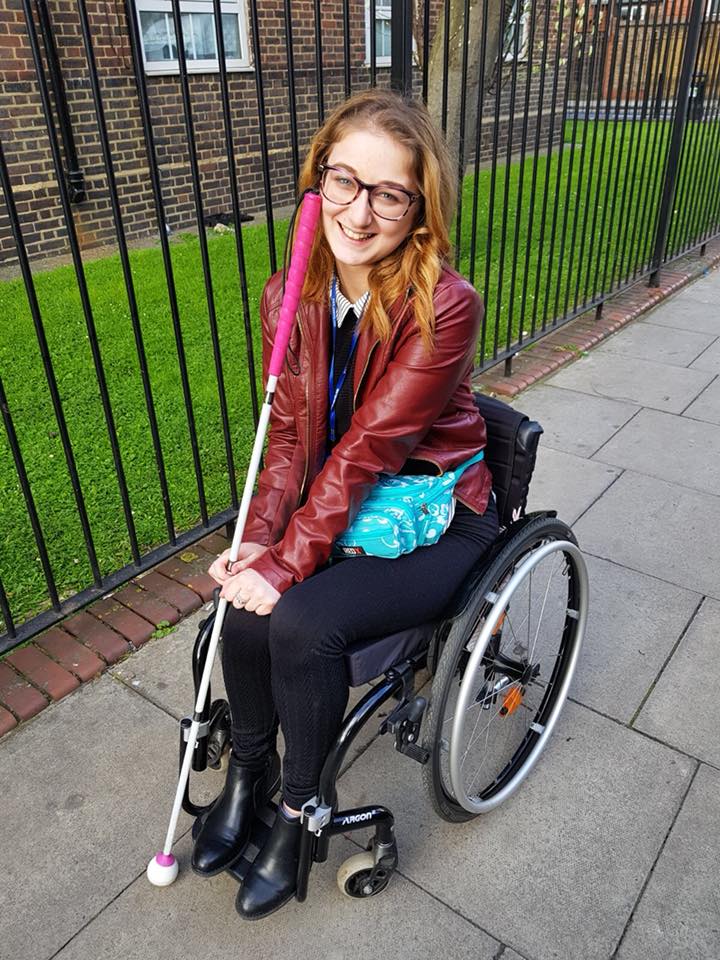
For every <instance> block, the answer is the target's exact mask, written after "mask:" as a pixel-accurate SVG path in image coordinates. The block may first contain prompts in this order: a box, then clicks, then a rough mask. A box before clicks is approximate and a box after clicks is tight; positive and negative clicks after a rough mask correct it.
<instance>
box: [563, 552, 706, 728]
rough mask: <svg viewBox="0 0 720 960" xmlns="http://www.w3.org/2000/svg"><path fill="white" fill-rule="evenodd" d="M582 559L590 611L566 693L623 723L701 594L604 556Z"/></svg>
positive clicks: (645, 691) (665, 657) (691, 612)
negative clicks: (586, 573) (578, 655)
mask: <svg viewBox="0 0 720 960" xmlns="http://www.w3.org/2000/svg"><path fill="white" fill-rule="evenodd" d="M586 563H587V566H588V575H589V578H590V615H589V617H588V625H587V632H586V634H585V639H584V641H583V646H582V649H581V651H580V660H579V662H578V666H577V670H576V672H575V677H574V678H573V685H572V688H571V691H570V695H571V696H572V697H573V699H575V700H578V701H580V703H583V704H586V705H587V706H590V707H594V708H595V709H596V710H599V711H600V712H601V713H604V714H607V715H608V716H610V717H614V718H615V719H616V720H620V721H622V722H623V723H627V722H628V721H629V720H630V719H631V718H632V716H633V714H634V713H635V711H636V710H637V708H638V707H639V706H640V704H641V702H642V699H643V697H644V696H645V694H646V693H647V691H648V690H649V689H650V686H651V685H652V683H653V682H654V680H655V678H656V677H657V675H658V673H659V672H660V670H661V669H662V666H663V664H664V663H665V660H666V659H667V657H668V655H669V654H670V652H671V650H672V648H673V645H674V644H675V642H676V641H677V639H678V637H679V636H680V634H681V633H682V631H683V630H684V628H685V627H686V626H687V624H688V621H689V620H690V618H691V616H692V615H693V613H694V611H695V609H696V608H697V606H698V604H699V602H700V600H701V596H700V595H699V594H697V593H692V592H691V591H689V590H683V589H681V588H680V587H676V586H673V585H672V584H669V583H664V582H663V581H662V580H657V579H655V578H654V577H648V576H647V575H646V574H644V573H636V572H635V571H634V570H628V569H626V568H625V567H620V566H618V565H617V564H615V563H609V562H608V561H606V560H598V559H597V558H595V557H586Z"/></svg>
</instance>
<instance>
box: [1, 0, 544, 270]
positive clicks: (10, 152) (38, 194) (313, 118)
mask: <svg viewBox="0 0 720 960" xmlns="http://www.w3.org/2000/svg"><path fill="white" fill-rule="evenodd" d="M433 3H434V6H435V7H436V8H437V9H439V3H438V0H433ZM87 8H88V14H89V19H90V23H91V29H92V32H93V40H94V50H95V58H96V61H97V67H98V74H99V79H100V85H101V89H102V93H103V105H104V109H105V118H106V122H107V127H108V136H109V140H110V145H111V151H112V156H113V158H114V163H115V176H116V181H117V186H118V193H119V200H120V206H121V210H122V215H123V222H124V228H125V233H126V236H127V238H128V239H129V240H134V239H139V238H142V237H147V236H154V235H157V231H158V225H157V221H156V217H155V207H154V203H153V197H152V190H151V186H150V176H149V170H148V162H147V154H146V149H145V142H144V136H143V129H142V123H141V115H140V108H139V103H138V96H137V90H136V85H135V82H134V78H133V71H132V60H131V56H130V46H129V33H128V26H127V23H126V20H125V13H124V5H122V4H120V3H115V4H110V3H108V2H106V0H102V2H100V0H87ZM292 9H293V41H294V42H293V49H294V59H295V71H294V77H295V93H296V103H297V118H298V119H297V126H298V138H299V153H300V160H301V161H302V156H303V151H304V148H305V147H306V146H307V144H308V142H309V139H310V137H311V136H312V133H313V132H314V130H315V129H316V127H317V121H318V113H317V96H316V76H315V38H314V5H313V3H312V0H294V3H293V7H292ZM283 10H284V7H283V4H282V2H280V0H272V2H271V0H266V2H263V3H261V4H259V20H260V35H261V37H262V43H261V51H260V52H261V57H262V68H263V91H264V96H265V110H266V117H267V123H266V127H267V136H268V143H269V168H270V182H271V185H272V197H273V203H274V204H275V205H277V206H283V205H285V204H287V203H288V202H290V200H291V199H292V196H293V189H294V187H293V164H292V152H291V142H292V140H291V129H290V109H289V96H288V86H287V52H286V47H285V23H284V12H283ZM322 10H323V66H324V95H325V107H326V111H327V109H329V108H331V107H332V106H333V105H334V104H336V103H337V102H339V101H340V100H341V99H342V98H343V96H344V78H343V62H344V53H343V33H342V30H343V17H342V0H323V7H322ZM363 10H364V6H363V3H362V0H353V2H352V4H351V33H350V38H351V62H352V64H353V65H354V66H353V69H352V87H353V89H361V88H364V87H366V86H368V85H369V82H370V78H369V68H368V67H366V66H365V65H364V61H365V28H364V13H363ZM51 15H52V20H53V26H54V34H55V40H56V44H57V49H58V55H59V59H60V64H61V68H62V72H63V77H64V80H65V85H66V94H67V102H68V109H69V113H70V119H71V125H72V129H73V132H74V135H75V143H76V149H77V153H78V157H79V163H80V168H81V170H82V172H83V174H84V176H85V185H86V191H87V199H86V200H85V201H84V202H82V203H80V204H76V205H73V213H74V221H75V226H76V230H77V234H78V238H79V241H80V245H81V248H82V249H91V248H93V247H97V246H98V245H101V244H105V243H112V242H114V239H115V233H114V228H113V222H112V214H111V208H110V203H109V197H108V191H107V183H106V176H105V171H104V167H103V163H102V153H101V148H100V143H99V137H98V128H97V122H96V117H95V111H94V107H93V100H92V93H91V88H90V82H89V79H88V68H87V62H86V56H85V51H84V47H83V44H82V39H81V37H82V34H81V30H80V23H79V17H78V13H77V7H76V3H75V0H52V3H51ZM434 15H436V14H434ZM0 51H2V54H3V57H5V52H6V51H7V54H8V56H7V59H6V60H4V63H3V66H4V69H3V76H2V85H1V87H0V138H1V139H2V144H3V149H4V151H5V156H6V160H7V163H8V167H9V170H10V176H11V181H12V185H13V194H14V197H15V201H16V205H17V208H18V212H19V215H20V219H21V224H22V230H23V236H24V240H25V243H26V246H27V249H28V253H29V255H30V257H31V258H33V259H38V258H41V257H45V256H48V255H53V254H58V253H65V252H67V250H68V244H67V235H66V229H65V226H64V220H63V216H62V210H61V206H60V201H59V193H58V189H57V183H56V176H55V171H54V167H53V163H52V159H51V155H50V150H49V146H48V134H47V129H46V126H45V121H44V117H43V111H42V106H41V100H40V95H39V90H38V83H37V79H36V77H35V70H34V65H33V61H32V56H31V52H30V45H29V40H28V36H27V29H26V25H25V20H24V15H23V12H22V5H21V2H20V0H0ZM5 64H8V65H9V66H7V68H5ZM505 70H506V72H509V71H510V70H511V67H510V66H506V68H505ZM523 70H524V67H522V66H521V68H520V70H519V71H518V76H519V88H518V101H517V103H516V108H515V110H516V117H515V123H514V137H515V143H516V144H518V138H519V136H520V127H521V123H522V118H521V116H520V113H521V110H522V99H521V97H522V96H523V95H524V74H523ZM146 81H147V88H148V94H149V100H150V105H151V114H152V123H153V133H154V137H155V143H156V147H157V157H158V162H159V166H160V173H161V183H162V192H163V201H164V204H165V211H166V220H167V223H168V225H169V227H170V228H171V230H178V229H190V228H193V227H194V226H195V225H196V220H195V205H194V202H193V190H192V180H191V174H190V166H189V156H188V147H187V143H188V140H187V135H186V131H185V123H184V114H183V105H182V97H181V90H180V82H179V78H178V77H177V76H147V78H146ZM551 81H552V73H551V72H550V71H548V74H547V76H546V87H547V92H546V98H545V106H544V113H546V114H547V111H548V109H549V103H550V93H549V88H550V84H551ZM388 82H389V69H388V68H378V83H379V84H380V85H386V84H387V83H388ZM228 83H229V92H230V103H231V113H232V123H233V134H234V142H235V159H236V165H237V176H238V189H239V196H240V205H241V210H242V211H243V212H244V213H247V214H249V215H253V214H260V215H262V214H263V211H264V191H263V175H262V162H261V142H260V135H259V123H258V107H257V97H256V91H255V75H254V72H252V71H245V72H233V73H230V74H229V81H228ZM538 83H539V79H538V75H537V74H534V75H533V80H532V86H531V102H530V111H531V113H532V112H533V111H535V112H536V111H537V100H538ZM416 85H417V87H418V89H419V86H420V78H419V76H418V77H417V78H416ZM190 90H191V101H192V112H193V121H194V130H195V143H196V146H197V157H198V165H199V169H200V178H201V185H202V197H203V205H204V212H205V215H206V216H212V215H218V214H224V213H230V211H231V202H230V193H229V187H228V169H227V157H226V148H225V132H224V124H223V115H222V101H221V97H220V82H219V76H218V75H217V74H194V75H191V77H190ZM509 97H510V84H509V82H506V83H505V84H504V87H503V90H502V98H501V109H500V121H499V124H498V125H497V129H496V125H495V123H494V98H493V95H492V92H491V93H490V94H489V96H488V98H487V100H486V104H485V107H484V109H483V117H484V118H485V120H484V124H483V140H482V147H481V160H483V161H485V160H487V159H489V158H490V157H491V154H492V144H493V140H494V139H495V138H497V140H498V147H499V150H500V157H502V156H503V152H504V149H505V146H504V145H505V143H506V140H507V132H508V126H509V125H508V119H507V114H508V106H509ZM548 119H549V118H548V117H547V116H546V117H545V118H544V120H543V123H544V128H546V127H547V121H548ZM535 123H536V120H535V115H534V114H533V116H531V119H530V131H531V135H532V134H533V133H534V126H535ZM518 146H519V144H518ZM516 149H517V148H516ZM467 159H468V160H469V161H470V160H472V151H468V158H467ZM16 259H17V258H16V251H15V244H14V241H13V238H12V234H11V232H10V226H9V220H8V217H7V213H6V210H5V206H4V204H2V205H0V263H12V262H14V261H16Z"/></svg>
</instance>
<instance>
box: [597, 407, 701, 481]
mask: <svg viewBox="0 0 720 960" xmlns="http://www.w3.org/2000/svg"><path fill="white" fill-rule="evenodd" d="M594 459H596V460H600V461H602V462H603V463H611V464H613V466H616V467H623V468H624V469H627V470H634V471H636V472H637V473H644V474H646V475H648V476H651V477H657V478H658V479H659V480H668V481H670V482H671V483H679V484H682V485H683V486H686V487H693V489H695V490H703V491H705V492H706V493H718V492H720V426H714V425H713V424H710V423H703V422H701V421H699V420H692V419H690V418H688V417H678V416H675V415H673V414H671V413H662V412H661V411H659V410H641V411H640V413H638V415H637V416H636V417H633V419H632V420H631V421H630V422H629V423H628V424H626V425H625V426H624V427H623V428H622V430H620V431H619V432H618V433H616V434H615V436H614V437H612V438H611V439H610V440H609V441H608V442H607V443H606V444H605V446H604V447H603V448H602V449H601V450H599V451H598V453H597V454H596V455H595V458H594Z"/></svg>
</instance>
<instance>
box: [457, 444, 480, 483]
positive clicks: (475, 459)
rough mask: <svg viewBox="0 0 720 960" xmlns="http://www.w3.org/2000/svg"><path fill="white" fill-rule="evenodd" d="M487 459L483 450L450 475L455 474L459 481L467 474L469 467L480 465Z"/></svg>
mask: <svg viewBox="0 0 720 960" xmlns="http://www.w3.org/2000/svg"><path fill="white" fill-rule="evenodd" d="M484 459H485V451H484V450H481V451H480V453H476V454H475V456H474V457H470V459H469V460H465V461H463V463H461V464H460V465H459V466H457V467H453V469H452V470H449V471H448V473H454V474H455V475H456V477H457V479H458V480H459V479H460V477H461V476H462V475H463V474H464V473H465V471H466V470H467V468H468V467H471V466H472V465H473V464H474V463H479V462H480V461H481V460H484Z"/></svg>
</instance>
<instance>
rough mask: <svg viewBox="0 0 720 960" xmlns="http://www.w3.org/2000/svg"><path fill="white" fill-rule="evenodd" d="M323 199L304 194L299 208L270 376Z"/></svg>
mask: <svg viewBox="0 0 720 960" xmlns="http://www.w3.org/2000/svg"><path fill="white" fill-rule="evenodd" d="M321 207H322V198H321V197H320V194H318V193H306V194H305V197H304V198H303V202H302V206H301V207H300V218H299V220H298V226H297V230H296V232H295V243H294V244H293V250H292V256H291V258H290V269H289V270H288V275H287V279H286V281H285V294H284V296H283V300H282V304H281V306H280V318H279V320H278V325H277V331H276V333H275V343H274V344H273V352H272V356H271V357H270V368H269V373H270V376H271V377H279V376H280V371H281V370H282V367H283V363H284V361H285V353H286V351H287V345H288V343H289V341H290V333H291V332H292V327H293V323H294V322H295V314H296V313H297V308H298V304H299V302H300V295H301V293H302V288H303V283H304V281H305V274H306V272H307V266H308V260H309V259H310V251H311V250H312V245H313V239H314V237H315V230H316V229H317V222H318V219H319V217H320V208H321Z"/></svg>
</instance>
